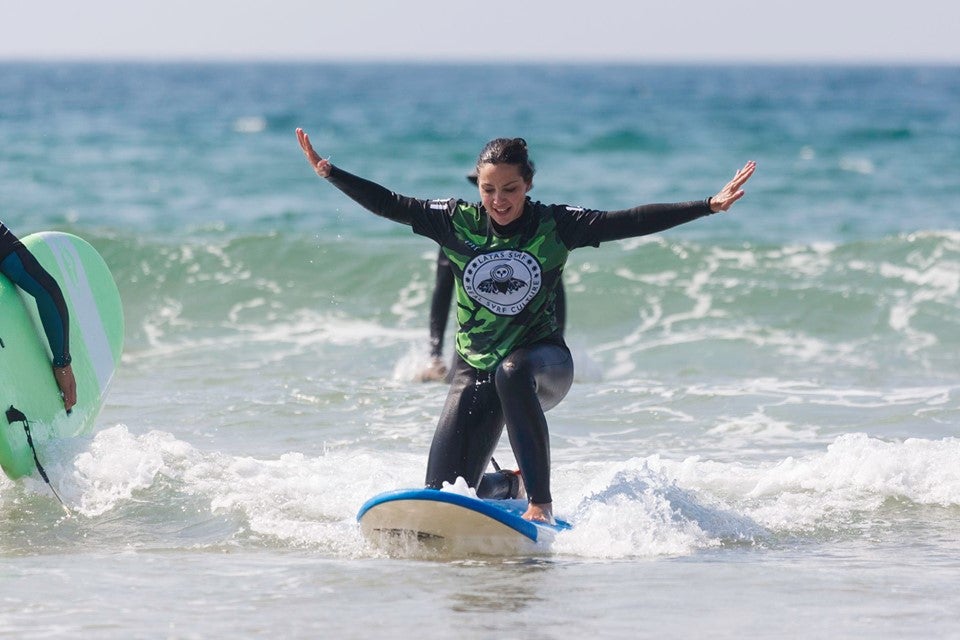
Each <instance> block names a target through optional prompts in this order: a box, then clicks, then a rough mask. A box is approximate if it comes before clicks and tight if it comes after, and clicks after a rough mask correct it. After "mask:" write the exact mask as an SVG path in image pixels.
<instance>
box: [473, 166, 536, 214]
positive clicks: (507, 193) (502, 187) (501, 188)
mask: <svg viewBox="0 0 960 640" xmlns="http://www.w3.org/2000/svg"><path fill="white" fill-rule="evenodd" d="M477 186H478V187H479V189H480V201H481V202H482V203H483V208H484V209H486V210H487V214H488V215H489V216H490V217H491V218H493V221H494V222H496V223H497V224H498V225H500V226H506V225H508V224H510V223H511V222H513V221H514V220H516V219H517V218H519V217H520V214H522V213H523V205H524V203H525V202H526V200H527V191H529V190H530V187H531V186H533V185H531V184H530V183H529V182H526V181H525V180H524V179H523V177H522V176H521V175H520V167H518V166H516V165H513V164H489V163H486V164H482V165H480V168H479V170H478V171H477Z"/></svg>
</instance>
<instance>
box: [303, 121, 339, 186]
mask: <svg viewBox="0 0 960 640" xmlns="http://www.w3.org/2000/svg"><path fill="white" fill-rule="evenodd" d="M297 140H298V141H299V142H300V148H301V149H303V155H305V156H306V157H307V162H309V163H310V166H311V167H313V170H314V171H316V172H317V175H318V176H320V177H321V178H326V177H328V176H329V175H330V171H331V170H332V169H333V165H332V164H330V161H329V160H325V159H324V158H321V157H320V154H319V153H317V152H316V151H314V150H313V145H312V144H310V136H308V135H307V132H306V131H304V130H303V129H300V128H299V127H298V128H297Z"/></svg>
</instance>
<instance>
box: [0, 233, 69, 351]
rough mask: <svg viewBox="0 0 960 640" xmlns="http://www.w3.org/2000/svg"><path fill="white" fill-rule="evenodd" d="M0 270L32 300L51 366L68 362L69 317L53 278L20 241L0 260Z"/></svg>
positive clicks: (58, 286)
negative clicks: (45, 340)
mask: <svg viewBox="0 0 960 640" xmlns="http://www.w3.org/2000/svg"><path fill="white" fill-rule="evenodd" d="M0 271H2V272H3V274H4V275H5V276H7V277H8V278H10V280H11V281H12V282H13V283H14V284H16V285H17V286H18V287H20V288H21V289H23V290H24V291H26V292H27V293H29V294H30V295H32V296H33V297H34V298H35V299H36V301H37V311H38V312H39V313H40V322H41V323H42V324H43V331H44V333H46V335H47V342H49V344H50V351H51V353H53V366H55V367H65V366H67V365H68V364H70V316H69V312H68V311H67V304H66V302H65V301H64V299H63V292H62V291H61V290H60V285H58V284H57V281H56V280H54V279H53V277H52V276H51V275H50V274H49V273H47V270H46V269H44V268H43V267H42V266H41V265H40V263H39V262H37V259H36V258H34V257H33V254H32V253H30V252H29V251H28V250H27V248H26V247H24V246H23V245H21V244H18V246H17V247H16V248H14V250H13V251H12V252H11V253H9V254H8V255H7V256H6V257H5V258H3V259H2V261H0Z"/></svg>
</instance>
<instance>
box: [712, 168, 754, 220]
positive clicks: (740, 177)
mask: <svg viewBox="0 0 960 640" xmlns="http://www.w3.org/2000/svg"><path fill="white" fill-rule="evenodd" d="M756 168H757V163H756V162H754V161H753V160H751V161H750V162H748V163H747V164H745V165H743V169H740V170H739V171H737V174H736V175H735V176H733V180H731V181H730V182H728V183H727V184H726V186H724V187H723V189H720V192H719V193H717V195H715V196H713V197H712V198H710V210H711V211H713V212H714V213H716V212H718V211H726V210H727V209H729V208H730V206H731V205H733V203H734V202H736V201H737V200H739V199H740V198H742V197H743V196H744V193H745V192H744V190H743V189H741V187H743V185H744V183H746V181H747V180H749V179H750V176H752V175H753V172H754V171H755V170H756Z"/></svg>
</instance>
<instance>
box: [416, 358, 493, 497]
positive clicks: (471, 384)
mask: <svg viewBox="0 0 960 640" xmlns="http://www.w3.org/2000/svg"><path fill="white" fill-rule="evenodd" d="M502 433H503V411H502V410H501V408H500V400H499V398H497V389H496V385H495V384H494V381H493V373H492V372H485V371H478V370H476V369H474V368H473V367H471V366H470V365H468V364H467V363H466V362H464V361H463V359H462V358H460V357H459V356H458V357H457V358H456V365H455V369H454V372H453V381H452V382H451V384H450V390H449V391H448V392H447V401H446V404H445V405H444V407H443V412H442V413H441V414H440V421H439V423H438V424H437V430H436V432H435V433H434V435H433V444H431V445H430V457H429V459H428V460H427V477H426V481H425V484H426V486H427V487H431V488H433V489H439V488H441V487H442V486H443V483H444V482H445V481H446V482H453V481H454V480H456V479H457V476H461V477H463V479H464V480H466V481H467V484H469V485H470V486H471V487H477V486H478V485H479V483H480V479H481V477H482V476H483V471H484V469H486V467H487V463H488V462H489V461H490V458H491V457H492V456H493V452H494V451H495V450H496V447H497V443H498V442H499V441H500V435H501V434H502Z"/></svg>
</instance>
